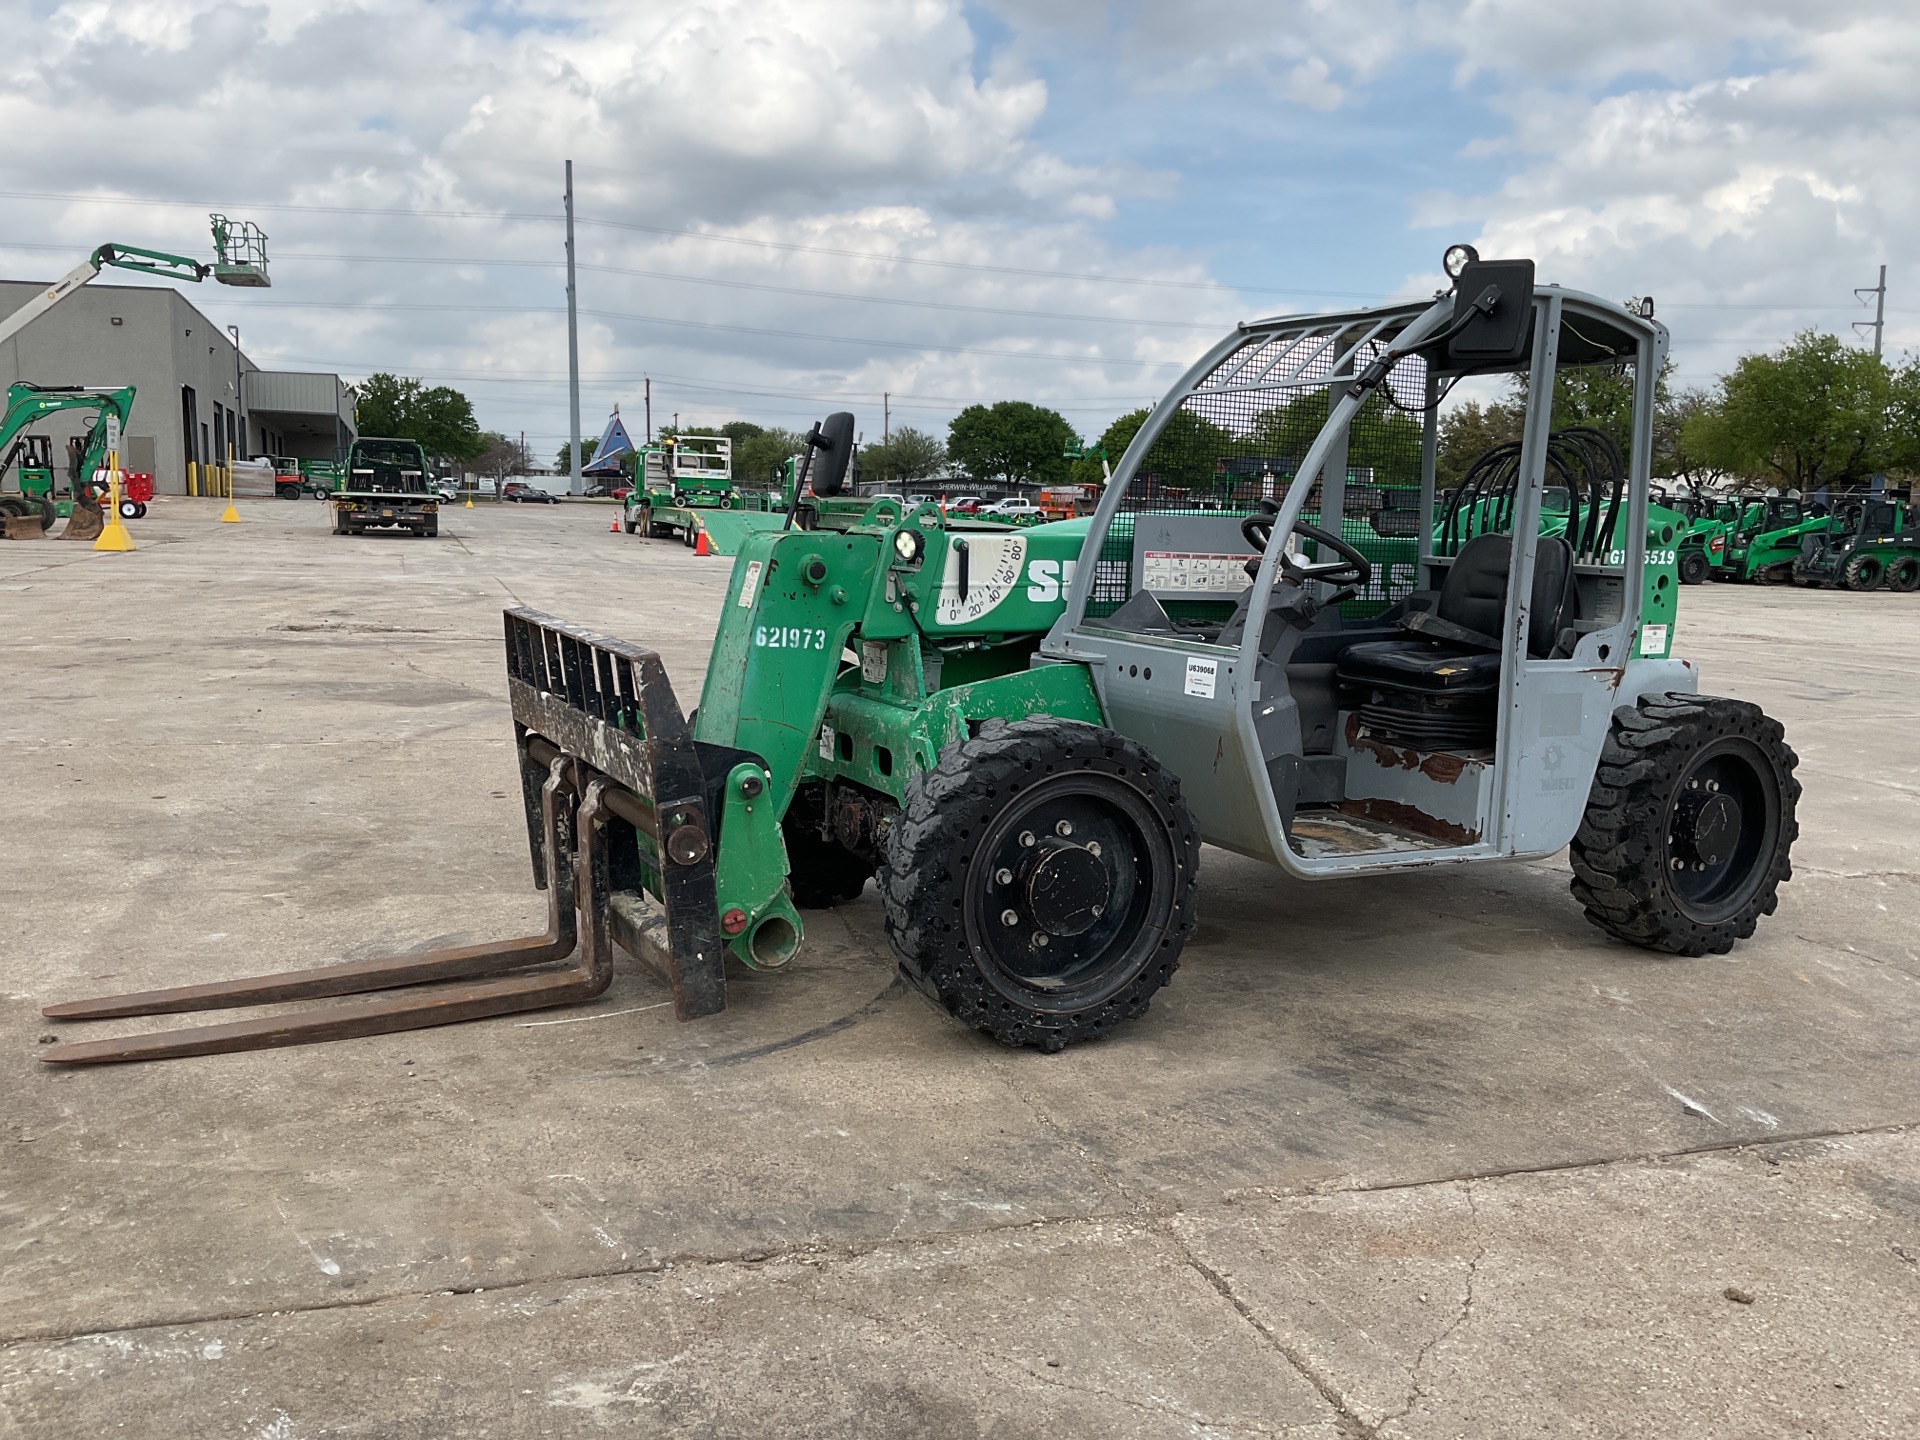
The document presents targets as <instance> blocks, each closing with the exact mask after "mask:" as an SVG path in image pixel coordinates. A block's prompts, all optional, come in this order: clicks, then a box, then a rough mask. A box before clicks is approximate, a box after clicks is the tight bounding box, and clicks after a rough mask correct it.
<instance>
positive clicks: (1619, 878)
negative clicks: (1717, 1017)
mask: <svg viewBox="0 0 1920 1440" xmlns="http://www.w3.org/2000/svg"><path fill="white" fill-rule="evenodd" d="M1799 763H1800V761H1799V757H1798V756H1796V755H1795V754H1794V753H1793V749H1792V747H1791V746H1789V745H1788V744H1787V741H1786V731H1785V730H1784V729H1783V728H1782V727H1781V725H1780V722H1779V721H1777V720H1771V719H1769V718H1768V717H1767V716H1766V715H1765V714H1764V713H1763V712H1762V711H1761V710H1760V708H1759V707H1758V706H1756V705H1749V704H1747V703H1746V702H1744V701H1740V700H1724V699H1720V698H1717V697H1714V696H1709V695H1685V694H1672V695H1649V696H1643V697H1642V698H1641V700H1640V702H1639V703H1638V704H1637V705H1633V706H1622V707H1621V708H1620V709H1618V710H1616V711H1614V712H1613V730H1612V732H1611V733H1610V734H1609V735H1608V736H1607V739H1606V743H1605V745H1604V746H1603V747H1602V748H1601V751H1600V765H1599V768H1598V769H1597V770H1596V771H1595V774H1594V780H1593V789H1592V791H1591V793H1590V794H1589V795H1588V798H1587V813H1586V815H1585V817H1584V818H1583V819H1582V821H1581V824H1580V829H1579V832H1578V833H1577V834H1576V835H1575V836H1574V839H1573V846H1572V860H1573V874H1574V879H1573V894H1574V898H1575V899H1577V900H1578V901H1579V902H1580V903H1581V904H1582V905H1583V906H1585V907H1586V912H1587V918H1588V919H1589V920H1591V921H1592V922H1593V923H1594V924H1595V925H1598V926H1599V927H1600V928H1601V929H1602V930H1605V931H1606V932H1607V933H1608V934H1610V935H1613V936H1615V937H1617V938H1618V939H1621V940H1625V941H1628V942H1630V943H1632V944H1635V945H1642V946H1645V947H1646V948H1647V949H1649V950H1664V951H1666V952H1667V953H1669V954H1673V955H1706V954H1714V955H1724V954H1726V952H1727V951H1729V950H1731V949H1732V948H1733V943H1734V941H1736V940H1745V939H1747V938H1748V937H1750V936H1751V935H1752V934H1753V931H1754V927H1755V925H1756V924H1758V922H1759V918H1760V917H1761V916H1762V915H1771V914H1772V913H1773V912H1774V908H1775V907H1776V906H1777V905H1778V904H1779V890H1780V886H1781V885H1783V884H1785V883H1786V882H1787V881H1788V880H1789V879H1791V878H1792V876H1793V864H1792V860H1791V851H1792V848H1793V842H1794V840H1795V838H1796V837H1798V835H1799V833H1800V825H1799V822H1798V820H1796V819H1795V816H1794V810H1795V807H1796V805H1797V804H1798V803H1799V799H1800V782H1799V781H1798V780H1796V779H1795V778H1794V775H1793V771H1794V767H1795V766H1797V765H1798V764H1799Z"/></svg>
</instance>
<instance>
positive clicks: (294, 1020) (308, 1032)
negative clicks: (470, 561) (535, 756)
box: [40, 766, 613, 1065]
mask: <svg viewBox="0 0 1920 1440" xmlns="http://www.w3.org/2000/svg"><path fill="white" fill-rule="evenodd" d="M555 768H556V771H557V770H558V766H556V767H555ZM605 792H606V782H605V781H602V780H595V781H593V782H592V783H591V784H589V785H588V787H587V795H586V798H584V799H583V800H582V801H581V802H580V809H579V812H578V816H577V819H576V828H575V834H576V836H577V837H578V840H579V846H580V852H579V864H578V868H577V870H576V871H575V873H574V876H573V879H574V881H575V884H573V885H567V886H565V888H564V889H563V888H562V887H561V886H560V885H558V884H556V885H555V887H554V894H555V900H554V905H555V907H556V909H555V913H556V915H564V916H566V921H567V923H566V929H567V930H568V932H569V935H568V941H567V944H568V948H569V949H571V948H573V944H574V941H573V937H572V934H571V932H572V931H573V929H574V925H573V912H574V909H575V907H576V906H579V907H580V908H582V909H585V910H586V913H587V915H588V917H589V918H588V922H587V926H586V929H585V931H584V933H582V934H581V935H580V937H579V957H578V959H577V960H576V962H575V963H574V964H572V965H569V966H567V967H566V968H564V969H560V970H550V971H543V972H540V973H538V974H533V975H507V976H502V977H500V978H498V979H494V980H486V981H482V982H481V983H479V984H477V985H467V986H462V987H459V988H457V989H447V990H443V991H437V992H433V993H431V994H428V995H391V996H382V997H381V998H380V999H377V1000H371V1001H368V1002H366V1003H365V1004H360V1005H328V1006H323V1007H322V1008H320V1009H318V1010H311V1011H308V1012H307V1013H306V1014H304V1015H274V1016H263V1017H260V1018H257V1019H252V1020H236V1021H233V1022H231V1023H228V1024H225V1025H201V1026H196V1027H193V1028H191V1029H186V1030H165V1031H157V1032H155V1033H153V1034H148V1035H127V1036H122V1037H119V1038H117V1039H111V1040H83V1041H76V1042H74V1043H71V1044H65V1045H56V1046H54V1047H52V1048H51V1049H48V1050H45V1051H42V1052H41V1055H40V1058H41V1059H42V1060H43V1061H45V1062H46V1063H47V1064H49V1065H113V1064H121V1063H125V1062H129V1061H138V1060H170V1059H178V1058H181V1057H184V1056H188V1055H225V1054H231V1053H234V1052H237V1051H241V1050H276V1049H281V1048H283V1047H285V1046H289V1045H312V1044H317V1043H319V1042H322V1041H327V1040H348V1039H353V1038H356V1037H358V1036H363V1035H387V1034H392V1033H393V1032H395V1031H399V1030H425V1029H429V1028H431V1027H433V1026H436V1025H455V1024H458V1023H459V1022H461V1021H463V1020H479V1019H484V1018H486V1017H488V1016H492V1015H511V1014H514V1013H516V1012H519V1011H525V1010H544V1009H547V1008H549V1007H550V1006H554V1005H564V1004H567V1003H569V1002H571V1001H577V1000H591V999H593V998H594V997H595V996H596V995H599V994H601V993H602V992H603V991H605V990H606V988H607V986H608V985H609V984H610V983H612V980H613V955H612V951H611V949H610V948H609V946H608V943H607V936H606V921H605V918H604V917H605V914H606V905H607V892H608V876H609V867H608V863H607V853H606V848H605V844H604V840H605V831H606V823H607V809H606V799H605ZM547 800H548V804H547V813H548V815H549V817H551V816H552V814H553V808H554V807H553V803H552V800H553V791H552V790H551V789H550V790H549V791H548V792H547ZM556 838H557V837H556ZM557 848H558V847H553V848H550V849H549V851H548V853H549V854H553V853H555V851H556V849H557ZM562 863H564V862H562ZM552 878H553V879H555V880H556V881H557V880H559V879H560V878H561V877H560V876H559V875H558V874H555V875H553V876H552ZM595 917H599V918H597V919H596V918H595ZM157 993H158V992H157ZM181 1008H185V1007H181ZM121 1013H137V1012H121Z"/></svg>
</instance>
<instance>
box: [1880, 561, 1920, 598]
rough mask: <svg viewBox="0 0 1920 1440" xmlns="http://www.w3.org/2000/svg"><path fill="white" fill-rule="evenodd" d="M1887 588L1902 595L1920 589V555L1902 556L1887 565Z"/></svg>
mask: <svg viewBox="0 0 1920 1440" xmlns="http://www.w3.org/2000/svg"><path fill="white" fill-rule="evenodd" d="M1887 589H1889V590H1895V591H1898V592H1899V593H1900V594H1902V595H1910V594H1912V593H1913V592H1914V591H1915V590H1920V557H1916V556H1913V555H1907V556H1903V557H1902V558H1901V559H1898V560H1896V561H1894V562H1893V563H1892V564H1891V565H1889V566H1887Z"/></svg>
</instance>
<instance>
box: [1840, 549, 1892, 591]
mask: <svg viewBox="0 0 1920 1440" xmlns="http://www.w3.org/2000/svg"><path fill="white" fill-rule="evenodd" d="M1886 578H1887V567H1886V566H1885V565H1882V564H1881V563H1880V557H1879V556H1878V555H1852V556H1849V557H1848V558H1847V566H1846V569H1844V570H1842V571H1841V572H1840V583H1841V584H1843V585H1845V586H1846V587H1847V589H1849V590H1860V591H1866V590H1878V589H1879V588H1880V582H1881V581H1882V580H1884V579H1886Z"/></svg>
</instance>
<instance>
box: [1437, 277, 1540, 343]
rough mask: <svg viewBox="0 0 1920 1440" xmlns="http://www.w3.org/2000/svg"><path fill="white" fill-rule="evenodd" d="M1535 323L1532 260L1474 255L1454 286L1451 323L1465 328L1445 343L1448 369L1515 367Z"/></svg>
mask: <svg viewBox="0 0 1920 1440" xmlns="http://www.w3.org/2000/svg"><path fill="white" fill-rule="evenodd" d="M1532 319H1533V261H1531V260H1482V259H1480V258H1479V257H1478V256H1476V257H1475V258H1474V259H1472V260H1470V261H1468V262H1467V263H1466V264H1465V265H1463V266H1462V267H1461V270H1460V274H1459V277H1458V278H1457V279H1456V280H1455V281H1454V285H1453V323H1454V324H1455V325H1459V326H1460V327H1461V328H1460V332H1459V333H1458V334H1457V335H1455V336H1454V337H1453V339H1451V340H1450V341H1448V342H1447V359H1448V361H1449V362H1450V364H1449V366H1448V368H1449V369H1460V370H1471V369H1477V368H1479V367H1481V366H1485V365H1511V364H1513V363H1514V361H1516V360H1518V359H1519V358H1520V357H1521V356H1522V355H1525V354H1526V353H1527V342H1528V340H1530V339H1531V338H1532V335H1531V333H1530V329H1529V326H1530V323H1531V321H1532Z"/></svg>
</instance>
